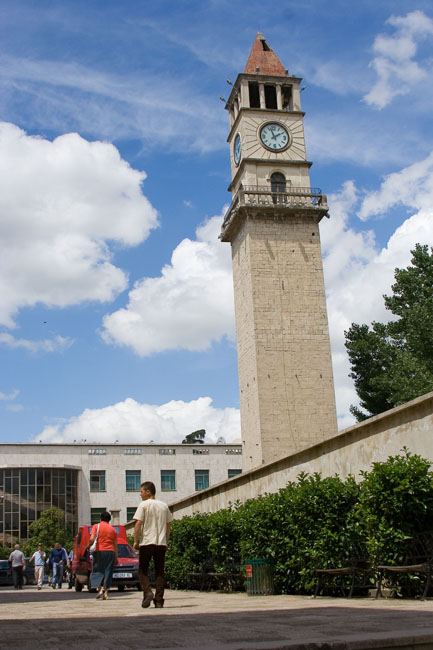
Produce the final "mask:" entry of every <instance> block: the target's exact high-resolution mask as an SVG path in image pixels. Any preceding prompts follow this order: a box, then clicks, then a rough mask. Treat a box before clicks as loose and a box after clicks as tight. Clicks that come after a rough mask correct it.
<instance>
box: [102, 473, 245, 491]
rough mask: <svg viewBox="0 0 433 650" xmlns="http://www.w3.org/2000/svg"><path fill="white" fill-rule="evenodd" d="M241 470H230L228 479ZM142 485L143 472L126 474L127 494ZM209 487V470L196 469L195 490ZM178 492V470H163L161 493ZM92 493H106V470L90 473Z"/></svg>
mask: <svg viewBox="0 0 433 650" xmlns="http://www.w3.org/2000/svg"><path fill="white" fill-rule="evenodd" d="M241 472H242V470H240V469H229V470H228V475H227V478H233V477H234V476H237V475H238V474H241ZM140 485H141V470H139V469H131V470H128V469H127V470H126V472H125V489H126V491H127V492H139V491H140ZM208 487H209V470H208V469H196V470H195V489H196V490H204V489H205V488H208ZM173 490H176V470H175V469H162V470H161V491H162V492H171V491H173ZM90 491H91V492H105V491H106V480H105V470H104V469H98V470H91V471H90Z"/></svg>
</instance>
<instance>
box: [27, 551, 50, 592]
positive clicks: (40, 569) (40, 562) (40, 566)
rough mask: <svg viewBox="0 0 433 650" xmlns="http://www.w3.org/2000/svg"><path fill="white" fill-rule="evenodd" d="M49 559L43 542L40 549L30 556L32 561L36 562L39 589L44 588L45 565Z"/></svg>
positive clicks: (36, 579) (36, 577) (36, 578)
mask: <svg viewBox="0 0 433 650" xmlns="http://www.w3.org/2000/svg"><path fill="white" fill-rule="evenodd" d="M46 559H47V554H46V553H45V551H44V550H43V547H42V544H38V550H37V551H35V552H34V553H33V555H32V557H31V558H30V560H29V561H30V562H34V563H35V581H36V584H37V585H38V591H40V590H41V589H42V585H43V582H44V567H45V560H46Z"/></svg>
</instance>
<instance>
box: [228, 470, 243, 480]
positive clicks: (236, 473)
mask: <svg viewBox="0 0 433 650" xmlns="http://www.w3.org/2000/svg"><path fill="white" fill-rule="evenodd" d="M238 474H242V470H241V469H229V470H228V476H227V478H233V476H237V475H238Z"/></svg>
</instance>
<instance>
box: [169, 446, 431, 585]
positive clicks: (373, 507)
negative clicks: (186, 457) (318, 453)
mask: <svg viewBox="0 0 433 650" xmlns="http://www.w3.org/2000/svg"><path fill="white" fill-rule="evenodd" d="M361 477H362V480H361V481H360V482H358V483H357V482H356V481H355V479H354V477H353V476H349V477H348V478H346V479H345V480H342V479H341V478H339V477H338V476H332V477H326V478H323V477H322V476H321V475H320V474H313V475H308V474H305V473H302V474H300V475H299V476H298V477H297V481H294V482H290V483H288V484H287V486H286V487H284V488H282V489H281V490H279V492H277V493H275V494H266V495H264V496H259V497H257V498H255V499H250V500H248V501H246V502H245V503H243V504H240V503H235V504H231V505H230V507H229V508H226V509H224V510H220V511H218V512H216V513H212V514H197V515H193V516H187V517H183V518H182V519H181V520H176V521H174V522H173V524H172V535H171V538H170V545H169V552H168V553H167V582H168V585H169V586H170V587H172V588H188V586H189V585H190V577H189V574H190V573H192V572H198V571H200V570H201V569H202V567H203V566H204V565H205V563H206V562H207V561H208V560H209V559H210V558H212V560H213V562H214V564H215V568H216V570H217V571H226V570H232V569H233V567H234V566H242V565H243V564H244V563H245V560H246V559H248V558H254V557H256V558H267V559H269V560H270V561H271V562H272V565H273V572H274V581H275V589H276V592H277V593H291V594H304V593H311V590H312V587H313V583H314V578H313V570H314V569H315V568H326V567H332V566H342V565H343V564H344V560H345V558H346V559H347V558H348V556H349V552H350V547H351V543H352V542H353V541H354V540H358V539H360V538H362V539H365V541H366V547H367V549H368V551H369V554H370V556H371V560H372V563H376V564H377V563H379V562H380V563H392V562H398V561H401V559H402V554H403V545H404V541H405V540H406V539H407V538H408V537H411V536H413V535H416V534H417V533H419V532H423V531H426V530H432V529H433V473H432V471H431V463H430V461H428V460H426V459H423V458H421V457H420V456H417V455H414V454H411V453H410V452H409V451H408V450H407V449H404V450H402V453H401V454H399V455H397V456H394V457H389V458H388V460H387V461H385V462H378V463H374V464H373V466H372V468H371V469H370V471H366V472H361Z"/></svg>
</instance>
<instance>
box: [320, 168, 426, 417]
mask: <svg viewBox="0 0 433 650" xmlns="http://www.w3.org/2000/svg"><path fill="white" fill-rule="evenodd" d="M409 179H410V184H411V191H409V192H408V190H407V187H406V181H408V182H409ZM429 188H430V190H429ZM432 190H433V166H432V156H429V157H428V158H427V159H426V160H425V161H422V162H420V163H418V164H417V165H411V166H410V167H407V168H406V169H403V170H401V171H400V172H398V173H396V174H392V175H390V176H389V177H387V178H386V179H385V180H384V182H383V183H382V186H381V188H380V189H379V191H378V192H372V193H369V194H367V195H366V196H364V197H360V195H359V193H358V192H357V191H356V188H355V186H354V185H353V183H350V182H348V183H346V184H345V186H344V187H343V188H342V191H341V192H340V193H338V194H336V195H333V196H330V197H329V202H330V206H331V210H330V211H331V215H332V219H331V221H330V222H329V224H328V223H325V224H324V225H323V227H322V230H321V234H322V248H323V254H324V272H325V282H326V290H327V306H328V316H329V327H330V335H331V347H332V357H333V367H334V378H335V387H336V397H337V412H338V415H339V422H340V427H343V426H346V425H349V424H351V423H352V422H353V419H352V416H351V415H350V414H349V405H350V404H354V403H358V398H357V395H356V392H355V390H354V388H353V384H352V380H351V379H349V377H348V374H349V372H350V366H349V361H348V358H347V353H346V350H345V347H344V330H347V329H348V327H350V325H351V323H352V322H358V323H371V322H372V321H373V320H378V321H382V322H386V321H387V320H389V318H390V313H389V312H387V311H386V310H385V307H384V305H383V297H382V296H383V294H385V293H386V294H389V293H391V285H392V284H393V281H394V269H395V268H396V267H399V268H404V267H406V266H408V264H409V263H410V259H411V253H410V251H411V249H413V248H414V247H415V244H416V243H418V242H419V243H421V244H426V243H427V244H431V242H432V241H433V208H431V206H429V205H428V200H427V194H428V192H429V191H430V196H431V192H432ZM396 202H397V203H401V204H404V205H405V206H407V207H408V208H411V209H413V208H414V207H415V208H417V209H418V211H417V212H415V213H413V214H411V215H410V216H409V217H408V218H407V219H406V220H405V221H404V222H403V223H402V224H401V225H400V226H399V227H398V228H397V229H396V230H395V232H394V233H393V234H392V236H391V237H390V239H389V241H388V243H387V245H386V246H385V247H383V248H382V249H381V248H379V247H378V246H377V244H376V241H375V237H374V233H373V232H372V231H370V230H364V231H361V232H359V231H358V232H357V231H356V230H355V229H354V227H353V225H352V224H353V223H354V221H353V217H354V215H355V214H356V212H357V210H358V211H359V215H360V216H362V217H363V218H364V219H366V218H368V216H370V215H373V214H376V213H381V214H385V213H386V211H387V210H389V209H390V208H392V207H393V206H394V205H395V203H396Z"/></svg>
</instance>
